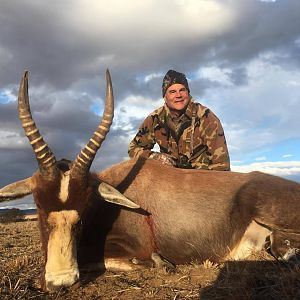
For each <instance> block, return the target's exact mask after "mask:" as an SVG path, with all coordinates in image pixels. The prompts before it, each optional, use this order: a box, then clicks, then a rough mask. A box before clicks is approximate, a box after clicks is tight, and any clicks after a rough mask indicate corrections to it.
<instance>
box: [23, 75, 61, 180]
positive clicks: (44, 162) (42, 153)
mask: <svg viewBox="0 0 300 300" xmlns="http://www.w3.org/2000/svg"><path fill="white" fill-rule="evenodd" d="M18 112H19V119H20V121H21V123H22V127H23V129H24V131H25V135H26V136H27V138H28V139H29V142H30V144H31V146H32V148H33V151H34V153H35V157H36V159H37V162H38V164H39V169H40V171H41V173H42V174H43V175H46V176H47V175H52V173H53V172H54V170H55V165H56V158H55V156H54V155H53V153H52V152H51V150H50V148H49V147H48V145H47V144H46V143H45V141H44V140H43V137H42V135H41V134H40V132H39V130H38V128H37V127H36V125H35V122H34V120H33V118H32V116H31V111H30V105H29V96H28V71H25V72H24V75H23V77H22V79H21V82H20V88H19V97H18Z"/></svg>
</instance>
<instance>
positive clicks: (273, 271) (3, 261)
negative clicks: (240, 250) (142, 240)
mask: <svg viewBox="0 0 300 300" xmlns="http://www.w3.org/2000/svg"><path fill="white" fill-rule="evenodd" d="M42 266H43V257H42V253H41V250H40V241H39V231H38V227H37V222H36V221H23V222H16V223H8V224H0V298H1V299H79V298H81V299H173V300H175V299H300V267H299V265H295V264H294V265H289V266H288V265H283V264H280V263H278V262H276V261H274V259H273V258H272V257H271V256H270V255H268V254H267V253H266V252H262V253H260V254H259V255H256V256H253V257H251V260H248V261H242V262H234V261H230V262H226V263H224V264H221V265H215V264H212V263H211V262H209V261H206V262H205V263H203V264H197V263H194V264H190V265H180V266H177V268H176V271H175V272H172V273H170V272H167V271H166V270H164V269H147V270H143V271H133V272H128V273H124V272H108V271H107V272H105V273H104V274H102V275H98V274H91V273H90V274H82V275H81V286H80V287H72V288H70V289H61V290H59V291H57V292H55V293H52V294H49V293H44V292H43V291H42V290H41V289H40V286H39V277H40V274H41V272H42Z"/></svg>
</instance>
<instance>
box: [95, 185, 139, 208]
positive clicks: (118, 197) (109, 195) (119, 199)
mask: <svg viewBox="0 0 300 300" xmlns="http://www.w3.org/2000/svg"><path fill="white" fill-rule="evenodd" d="M98 191H99V193H100V195H101V196H102V197H103V199H104V200H105V201H106V202H111V203H114V204H117V205H121V206H125V207H129V208H140V206H139V205H137V204H135V203H134V202H132V201H131V200H129V199H128V198H126V197H125V196H124V195H123V194H121V193H120V192H119V191H118V190H116V189H115V188H114V187H113V186H111V185H110V184H107V183H105V182H101V183H100V184H99V187H98Z"/></svg>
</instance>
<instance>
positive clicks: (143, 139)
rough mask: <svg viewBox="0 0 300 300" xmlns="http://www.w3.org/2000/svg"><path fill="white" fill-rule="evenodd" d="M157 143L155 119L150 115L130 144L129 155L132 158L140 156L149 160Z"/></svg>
mask: <svg viewBox="0 0 300 300" xmlns="http://www.w3.org/2000/svg"><path fill="white" fill-rule="evenodd" d="M155 143H156V141H155V136H154V130H153V118H152V117H151V115H149V116H148V117H147V118H146V119H145V120H144V122H143V123H142V125H141V126H140V127H139V130H138V132H137V134H136V136H135V137H134V138H133V140H132V141H131V142H130V143H129V147H128V155H129V157H131V158H133V157H139V156H141V157H145V158H148V157H149V156H150V155H151V153H152V151H151V149H152V148H153V146H154V145H155Z"/></svg>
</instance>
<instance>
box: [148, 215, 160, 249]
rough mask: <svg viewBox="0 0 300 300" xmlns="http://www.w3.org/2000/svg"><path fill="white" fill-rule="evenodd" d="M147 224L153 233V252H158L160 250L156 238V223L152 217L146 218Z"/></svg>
mask: <svg viewBox="0 0 300 300" xmlns="http://www.w3.org/2000/svg"><path fill="white" fill-rule="evenodd" d="M145 219H146V222H147V224H148V226H149V229H150V232H151V236H152V239H151V240H152V243H153V244H152V246H153V252H156V253H157V252H158V250H159V248H158V245H157V242H156V236H155V225H154V221H153V218H152V216H151V215H148V216H145Z"/></svg>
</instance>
